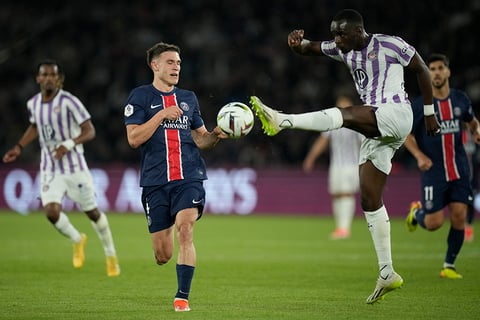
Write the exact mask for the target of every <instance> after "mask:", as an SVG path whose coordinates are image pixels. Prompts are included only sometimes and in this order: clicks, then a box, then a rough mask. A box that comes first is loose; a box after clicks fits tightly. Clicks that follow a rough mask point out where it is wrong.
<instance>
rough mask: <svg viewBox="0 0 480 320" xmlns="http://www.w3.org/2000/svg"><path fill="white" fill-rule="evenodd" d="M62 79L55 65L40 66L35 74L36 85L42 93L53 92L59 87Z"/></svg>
mask: <svg viewBox="0 0 480 320" xmlns="http://www.w3.org/2000/svg"><path fill="white" fill-rule="evenodd" d="M61 79H62V77H61V76H60V74H59V73H58V67H57V66H56V65H49V64H44V65H41V66H40V68H39V70H38V74H37V83H38V84H39V85H40V89H41V90H42V91H51V92H52V91H55V90H57V89H58V88H59V87H60V86H61Z"/></svg>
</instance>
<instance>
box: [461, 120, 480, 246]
mask: <svg viewBox="0 0 480 320" xmlns="http://www.w3.org/2000/svg"><path fill="white" fill-rule="evenodd" d="M463 144H464V146H465V151H466V152H467V158H468V162H469V165H470V185H471V187H472V194H473V198H474V201H475V196H476V194H477V190H478V160H477V152H478V147H477V144H476V143H475V141H474V140H473V136H472V134H471V133H470V132H469V130H468V129H467V130H463ZM475 211H476V209H475V205H474V203H473V202H472V203H469V204H468V209H467V219H466V223H465V242H472V241H473V238H474V229H473V221H474V219H475V213H476V212H475Z"/></svg>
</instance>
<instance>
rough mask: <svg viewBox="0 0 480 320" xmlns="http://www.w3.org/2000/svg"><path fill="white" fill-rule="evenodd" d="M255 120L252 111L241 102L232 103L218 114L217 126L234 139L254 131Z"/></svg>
mask: <svg viewBox="0 0 480 320" xmlns="http://www.w3.org/2000/svg"><path fill="white" fill-rule="evenodd" d="M253 120H254V119H253V112H252V110H251V109H250V108H249V107H248V106H247V105H246V104H243V103H241V102H230V103H228V104H226V105H224V106H223V107H222V108H221V109H220V110H219V111H218V114H217V125H218V126H219V127H220V129H222V131H223V132H225V133H226V134H227V135H228V136H229V137H230V138H233V139H238V138H241V137H243V136H246V135H247V134H248V133H249V132H250V131H252V128H253V123H254V121H253Z"/></svg>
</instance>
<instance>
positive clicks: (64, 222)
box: [53, 212, 82, 243]
mask: <svg viewBox="0 0 480 320" xmlns="http://www.w3.org/2000/svg"><path fill="white" fill-rule="evenodd" d="M53 226H54V227H55V228H56V229H57V230H58V231H59V232H60V233H61V234H63V235H64V236H66V237H67V238H69V239H70V240H72V242H74V243H78V242H80V241H81V240H82V236H81V235H80V232H78V230H77V229H76V228H75V227H74V226H73V225H72V224H71V223H70V220H69V219H68V217H67V215H66V214H65V213H63V212H60V216H59V217H58V220H57V222H55V224H54V225H53Z"/></svg>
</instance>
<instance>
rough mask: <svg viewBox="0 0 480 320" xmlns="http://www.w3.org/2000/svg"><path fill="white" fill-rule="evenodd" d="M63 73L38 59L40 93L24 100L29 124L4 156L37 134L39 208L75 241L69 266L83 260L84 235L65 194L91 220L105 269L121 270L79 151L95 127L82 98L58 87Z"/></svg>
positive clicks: (12, 154) (13, 153)
mask: <svg viewBox="0 0 480 320" xmlns="http://www.w3.org/2000/svg"><path fill="white" fill-rule="evenodd" d="M63 80H64V74H63V72H62V69H61V67H60V65H59V64H58V63H57V62H55V61H53V60H45V61H42V62H40V63H39V64H38V67H37V76H36V81H37V83H38V84H39V86H40V93H38V94H36V95H35V96H33V97H32V98H31V99H29V100H28V102H27V107H28V111H29V114H30V119H29V120H30V126H29V127H28V128H27V129H26V131H25V132H24V134H23V136H22V137H21V138H20V140H19V141H18V143H17V144H16V145H15V146H14V147H13V148H11V149H10V150H8V151H7V152H6V153H5V155H4V156H3V162H12V161H15V160H16V159H17V158H18V157H19V156H20V154H21V153H22V150H23V148H24V147H26V146H27V145H28V144H30V143H31V142H32V141H33V140H35V139H37V138H38V140H39V142H40V147H41V160H40V177H41V193H40V198H41V200H42V205H43V208H44V209H45V211H46V215H47V218H48V220H49V221H50V222H51V223H52V224H53V226H54V227H55V228H56V229H57V230H58V231H59V232H60V233H61V234H63V235H64V236H66V237H68V238H69V239H70V240H71V241H72V242H73V266H74V267H75V268H81V267H82V266H83V264H84V262H85V252H84V249H85V244H86V242H87V236H86V235H85V234H84V233H80V232H79V231H78V230H77V229H76V228H75V227H74V226H73V225H72V224H71V223H70V220H69V219H68V217H67V215H66V214H65V213H64V212H63V211H62V200H63V198H64V196H67V197H68V198H70V199H71V200H73V201H75V202H76V203H78V204H79V205H80V207H81V209H82V210H83V211H84V212H85V213H86V214H87V216H88V217H89V218H90V220H91V222H92V226H93V228H94V229H95V231H96V233H97V235H98V237H99V238H100V241H101V242H102V245H103V249H104V252H105V256H106V262H107V275H108V276H110V277H115V276H118V275H119V274H120V267H119V265H118V259H117V254H116V250H115V246H114V243H113V238H112V233H111V231H110V226H109V223H108V219H107V216H106V215H105V213H103V212H102V211H100V209H99V208H98V206H97V202H96V198H95V190H94V184H93V180H92V176H91V174H90V170H89V168H88V166H87V162H86V161H85V158H84V155H83V143H85V142H88V141H90V140H92V139H93V138H94V137H95V128H94V126H93V124H92V121H91V120H90V114H89V113H88V111H87V109H86V108H85V106H84V105H83V104H82V102H81V101H80V100H79V99H78V98H77V97H75V96H74V95H72V94H71V93H70V92H68V91H65V90H63V89H62V87H63Z"/></svg>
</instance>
